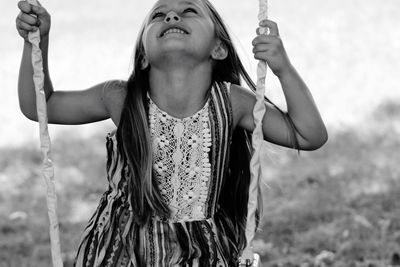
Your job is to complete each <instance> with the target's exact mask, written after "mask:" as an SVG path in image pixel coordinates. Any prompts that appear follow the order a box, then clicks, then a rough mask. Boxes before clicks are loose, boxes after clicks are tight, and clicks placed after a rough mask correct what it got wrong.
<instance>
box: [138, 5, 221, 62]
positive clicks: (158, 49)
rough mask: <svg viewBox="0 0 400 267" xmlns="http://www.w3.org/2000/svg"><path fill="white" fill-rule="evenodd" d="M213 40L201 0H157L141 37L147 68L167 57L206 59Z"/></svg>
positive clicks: (212, 24) (209, 53)
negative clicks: (147, 63) (148, 65)
mask: <svg viewBox="0 0 400 267" xmlns="http://www.w3.org/2000/svg"><path fill="white" fill-rule="evenodd" d="M217 40H218V38H217V37H216V34H215V27H214V23H213V21H212V19H211V17H210V13H209V11H208V10H207V7H206V6H205V5H204V4H203V2H202V1H201V0H192V1H187V0H159V1H158V2H157V3H156V4H155V6H154V7H153V9H152V11H151V12H150V14H149V16H148V19H147V22H146V24H145V29H144V32H143V37H142V42H143V46H144V49H145V54H146V58H147V60H148V61H149V63H150V65H155V64H158V63H160V62H165V61H166V59H168V57H171V56H172V58H175V59H176V58H177V57H179V58H181V59H192V60H197V61H199V62H200V61H204V60H209V59H210V56H211V53H212V50H213V49H214V48H215V46H216V44H217Z"/></svg>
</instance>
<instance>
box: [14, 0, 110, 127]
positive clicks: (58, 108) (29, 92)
mask: <svg viewBox="0 0 400 267" xmlns="http://www.w3.org/2000/svg"><path fill="white" fill-rule="evenodd" d="M18 7H19V9H20V11H21V12H20V13H19V15H18V17H17V19H16V26H17V30H18V33H19V34H20V35H21V37H22V38H23V39H24V49H23V54H22V60H21V66H20V71H19V79H18V97H19V104H20V108H21V111H22V113H23V114H24V115H25V116H26V117H27V118H29V119H31V120H34V121H37V114H36V97H35V89H34V88H35V87H34V83H33V67H32V63H31V62H32V58H31V53H32V46H31V44H30V43H29V42H28V33H29V32H31V31H36V30H38V29H39V30H40V33H41V34H40V35H41V43H40V48H41V50H42V56H43V72H44V75H45V81H44V91H45V94H46V99H47V111H48V120H49V123H57V124H83V123H90V122H95V121H99V120H104V119H107V118H109V117H110V113H109V110H108V109H109V108H108V107H107V102H106V101H104V90H105V88H106V87H105V86H106V85H110V84H111V85H113V84H114V83H101V84H98V85H96V86H93V87H91V88H89V89H85V90H80V91H54V89H53V85H52V82H51V79H50V73H49V66H48V48H49V31H50V25H51V19H50V15H49V13H48V12H47V11H46V9H45V8H43V7H36V6H32V5H30V4H28V3H27V2H25V1H20V2H19V3H18Z"/></svg>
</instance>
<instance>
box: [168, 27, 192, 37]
mask: <svg viewBox="0 0 400 267" xmlns="http://www.w3.org/2000/svg"><path fill="white" fill-rule="evenodd" d="M169 33H180V34H186V33H185V32H184V31H182V30H180V29H177V28H172V29H169V30H168V31H166V32H164V33H163V36H164V35H167V34H169Z"/></svg>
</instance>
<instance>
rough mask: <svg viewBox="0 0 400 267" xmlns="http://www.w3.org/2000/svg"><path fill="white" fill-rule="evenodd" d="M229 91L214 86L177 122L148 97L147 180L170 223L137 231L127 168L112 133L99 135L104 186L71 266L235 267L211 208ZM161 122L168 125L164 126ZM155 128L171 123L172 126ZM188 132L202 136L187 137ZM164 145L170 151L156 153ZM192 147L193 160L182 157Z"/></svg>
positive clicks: (224, 166)
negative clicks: (152, 181)
mask: <svg viewBox="0 0 400 267" xmlns="http://www.w3.org/2000/svg"><path fill="white" fill-rule="evenodd" d="M229 88H230V84H229V83H220V84H217V83H216V84H215V85H214V86H213V87H212V88H211V90H210V94H209V97H208V100H207V103H206V104H205V106H204V107H203V108H202V109H201V110H200V111H199V112H197V113H196V114H195V115H193V116H191V117H188V118H184V119H175V118H173V117H172V116H169V115H168V114H166V113H165V112H163V111H162V110H160V109H158V107H157V106H156V105H155V104H154V103H152V101H151V100H149V101H150V102H151V103H150V106H149V117H150V119H149V121H150V129H151V135H152V141H153V144H152V145H153V163H154V165H153V166H154V167H153V175H156V176H157V178H158V181H159V186H160V187H161V188H160V191H161V194H162V196H163V197H164V199H165V201H166V203H168V204H169V207H170V209H171V211H172V212H171V218H168V219H160V218H156V217H154V218H153V219H152V220H151V221H150V222H149V223H147V224H146V225H145V226H139V225H137V224H135V222H134V220H133V214H132V213H131V212H130V211H129V210H130V205H129V201H127V199H129V197H130V192H129V191H128V189H127V188H128V186H127V183H128V182H129V180H128V177H129V170H128V169H127V167H126V166H127V165H126V164H123V162H121V157H120V155H119V153H118V151H117V144H116V137H115V134H109V135H108V136H107V143H106V146H107V153H108V161H107V178H108V181H109V189H108V190H107V191H106V192H105V193H104V194H103V196H102V198H101V200H100V204H99V206H98V208H97V210H96V212H95V213H94V215H93V216H92V218H91V219H90V221H89V223H88V225H87V227H86V228H85V230H84V233H83V236H82V239H81V243H80V246H79V249H78V254H77V257H76V259H75V265H74V266H77V267H81V266H82V267H83V266H90V267H91V266H110V267H116V266H118V267H122V266H123V267H125V266H135V267H136V266H155V267H161V266H207V267H209V266H235V265H236V264H237V257H238V255H236V254H237V252H234V251H237V249H232V244H233V242H232V241H231V240H229V239H228V238H227V236H226V234H225V233H227V231H230V229H229V226H228V225H229V223H227V222H226V221H224V217H226V216H223V214H221V212H220V211H219V209H218V199H219V194H220V191H221V188H222V186H223V182H224V177H226V176H227V173H228V162H229V158H228V155H229V145H230V143H231V139H232V122H233V119H232V109H231V103H230V97H229V92H228V90H229ZM152 114H155V115H152ZM168 120H175V122H173V124H168ZM163 123H167V124H168V125H172V129H171V128H168V127H165V126H163V125H164V124H163ZM193 127H194V128H196V127H200V128H199V129H197V130H196V129H194V128H193ZM189 128H190V129H191V130H190V129H189ZM188 129H189V131H194V132H196V131H197V132H198V131H200V132H202V133H204V134H203V136H202V137H199V136H197V135H196V134H191V133H189V134H187V133H185V131H187V130H188ZM168 133H173V135H174V136H175V137H176V136H178V137H179V136H180V137H181V138H180V139H179V138H175V139H173V140H178V141H176V143H175V144H170V143H171V142H170V141H169V139H168V138H165V137H163V136H165V135H166V134H168ZM185 138H186V139H185ZM179 140H181V141H179ZM167 147H170V148H171V147H172V148H174V149H170V150H168V149H163V148H167ZM185 147H186V149H185ZM180 148H183V149H180ZM193 149H196V151H200V153H197V152H195V153H194V154H196V155H197V156H196V157H195V158H194V157H193V156H192V154H191V153H190V152H191V151H192V150H193ZM168 151H169V152H168ZM193 151H194V150H193ZM201 152H202V153H201ZM168 153H169V154H168ZM175 161H177V162H182V161H183V163H182V164H175V163H174V162H175ZM185 164H186V167H185ZM180 166H181V167H180ZM182 166H183V167H182ZM188 166H189V167H188ZM190 166H191V167H190ZM128 241H129V242H128Z"/></svg>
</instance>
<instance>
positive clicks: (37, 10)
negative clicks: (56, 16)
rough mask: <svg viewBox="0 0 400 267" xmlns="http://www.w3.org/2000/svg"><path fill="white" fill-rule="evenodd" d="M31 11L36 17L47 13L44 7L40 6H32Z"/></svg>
mask: <svg viewBox="0 0 400 267" xmlns="http://www.w3.org/2000/svg"><path fill="white" fill-rule="evenodd" d="M32 11H33V13H35V14H36V15H38V16H42V15H45V14H46V13H47V10H46V9H45V8H44V7H42V6H41V5H40V6H35V5H33V6H32Z"/></svg>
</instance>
